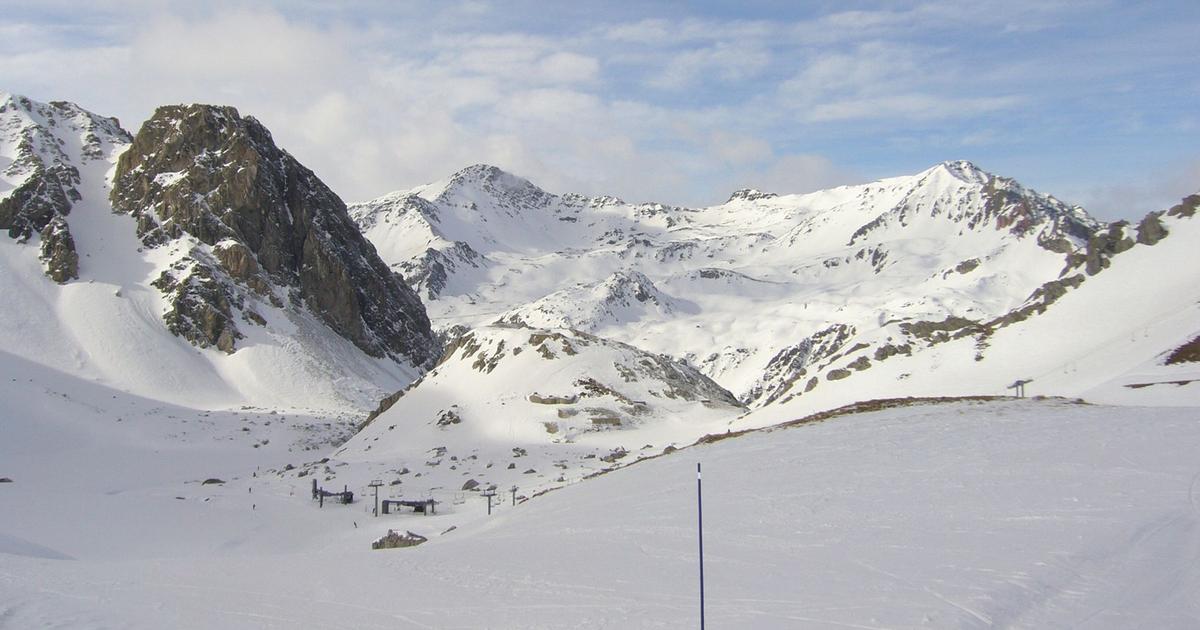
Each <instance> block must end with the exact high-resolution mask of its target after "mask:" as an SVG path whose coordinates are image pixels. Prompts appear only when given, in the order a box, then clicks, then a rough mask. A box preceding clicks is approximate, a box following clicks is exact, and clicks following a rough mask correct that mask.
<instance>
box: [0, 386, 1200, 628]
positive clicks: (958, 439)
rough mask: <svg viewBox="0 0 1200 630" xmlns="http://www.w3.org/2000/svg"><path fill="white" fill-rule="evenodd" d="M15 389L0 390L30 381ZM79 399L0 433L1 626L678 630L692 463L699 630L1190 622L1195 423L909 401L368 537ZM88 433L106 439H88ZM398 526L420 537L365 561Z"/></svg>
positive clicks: (385, 520)
mask: <svg viewBox="0 0 1200 630" xmlns="http://www.w3.org/2000/svg"><path fill="white" fill-rule="evenodd" d="M34 375H35V376H37V374H36V373H35V374H34ZM4 376H5V378H4V379H3V381H2V382H0V391H2V393H3V395H4V396H5V397H6V399H10V400H11V397H13V396H18V397H19V396H20V392H21V391H23V390H25V391H27V390H28V389H29V388H27V387H24V386H17V385H9V384H8V383H9V378H8V377H9V376H10V374H7V373H6V374H5V375H4ZM41 384H42V382H41V381H39V386H40V385H41ZM52 400H53V399H52ZM93 402H96V401H94V400H91V398H89V397H88V395H87V394H86V393H80V394H78V395H74V394H73V395H72V396H71V397H70V399H69V400H68V399H59V400H58V401H57V402H52V403H51V405H50V408H49V409H48V411H50V412H51V413H47V414H46V415H44V416H36V415H35V416H34V417H31V418H29V419H28V420H27V421H26V420H22V421H21V422H20V423H17V424H15V425H10V431H11V433H10V435H13V434H16V435H19V436H20V437H21V442H22V443H25V444H31V445H37V449H38V450H36V451H29V450H26V451H23V452H16V451H14V450H13V447H12V444H13V442H12V441H10V440H6V441H4V442H0V461H3V462H6V466H7V468H6V469H4V470H0V475H3V476H7V477H11V478H12V480H13V481H12V483H6V484H0V497H3V499H4V502H5V504H6V505H10V506H27V507H29V508H36V509H24V508H22V509H14V510H6V511H5V513H4V516H3V517H2V518H0V586H2V588H0V615H2V616H0V619H2V620H3V622H4V623H5V624H6V625H7V626H11V627H17V628H28V627H56V626H67V627H72V628H81V629H91V628H106V627H122V628H162V627H173V628H181V629H187V628H210V627H215V626H219V627H223V628H276V627H297V628H344V627H354V628H374V627H379V628H385V627H386V628H448V627H463V628H465V627H490V628H563V627H611V628H635V627H637V628H641V627H672V628H673V627H695V626H696V624H697V622H698V602H697V600H698V597H697V587H696V584H697V580H696V568H697V567H696V529H695V523H696V520H695V515H696V512H695V510H696V504H695V499H696V482H695V464H696V462H702V463H703V465H704V472H705V475H704V508H705V513H704V516H705V518H704V522H705V530H704V541H705V559H706V564H705V580H706V594H707V610H706V616H707V621H708V622H709V623H711V624H712V625H714V626H721V627H738V628H781V627H814V628H823V627H830V628H833V627H838V628H841V627H870V628H985V627H1037V628H1049V627H1087V628H1097V629H1118V628H1130V627H1154V628H1190V627H1195V626H1196V624H1197V623H1200V600H1198V599H1197V597H1196V593H1197V592H1200V572H1198V569H1197V567H1200V538H1198V535H1197V532H1198V531H1200V486H1198V485H1197V484H1198V479H1200V465H1198V464H1197V462H1196V458H1195V446H1196V444H1200V423H1197V422H1196V420H1195V412H1194V409H1188V410H1183V409H1179V410H1171V409H1145V408H1108V407H1096V406H1090V405H1079V404H1072V403H1068V402H1065V401H1044V402H1038V401H1024V402H1015V401H1008V402H958V403H950V404H944V405H938V406H915V407H902V408H896V409H887V410H882V411H876V412H872V413H865V414H859V415H851V416H844V417H837V418H833V419H829V420H825V421H823V422H819V423H815V424H806V425H801V426H797V427H794V428H789V429H781V430H775V431H770V432H762V433H753V434H750V435H746V436H742V437H733V438H730V439H726V440H721V441H717V442H715V443H711V444H706V445H702V446H697V447H693V448H687V449H683V450H680V451H678V452H676V453H672V454H670V455H666V456H664V457H660V458H656V459H653V460H649V461H645V462H642V463H640V464H638V465H635V466H631V467H628V468H624V469H621V470H618V471H616V472H613V473H609V474H606V475H602V476H600V477H597V478H595V479H591V480H589V481H587V482H585V483H581V484H577V485H574V486H571V487H568V488H565V489H562V490H559V491H556V492H552V493H549V494H547V495H545V496H542V497H538V498H536V499H534V500H531V501H528V502H525V503H520V504H519V505H517V506H515V507H514V506H512V505H511V504H510V502H509V501H508V497H507V496H504V499H505V501H503V502H501V503H500V505H498V506H496V507H495V508H494V511H495V513H494V514H493V515H492V516H491V517H488V516H486V514H485V504H484V502H483V499H480V498H472V499H471V500H469V501H468V502H466V503H463V504H461V505H454V504H446V505H444V506H443V507H444V508H445V510H444V511H441V510H439V514H438V515H436V516H421V515H417V514H412V513H411V512H405V513H402V514H391V515H387V516H381V517H379V518H372V517H371V516H370V515H369V513H367V512H366V511H364V508H365V509H366V510H369V509H370V507H371V500H370V499H369V498H368V499H367V500H366V501H365V502H362V503H358V504H355V505H353V506H340V505H331V504H326V506H325V507H324V508H318V507H317V506H316V504H315V503H313V502H311V501H309V499H308V497H307V494H306V488H304V487H303V486H302V485H301V486H300V487H294V486H295V485H296V484H295V483H294V482H293V481H292V480H277V478H275V477H274V476H270V475H267V476H264V475H263V474H261V473H260V474H259V475H258V476H257V477H254V476H251V475H250V474H249V471H253V468H252V467H251V466H252V462H251V461H249V460H247V459H246V458H245V456H244V453H250V452H254V454H255V455H259V453H258V452H257V451H256V450H255V449H251V448H249V446H248V445H245V444H241V443H238V442H229V443H228V446H227V448H226V450H225V451H224V452H222V450H221V447H222V444H223V443H221V442H211V443H196V444H188V443H180V442H178V441H177V440H175V439H173V438H172V437H170V436H166V435H161V434H158V433H153V432H145V429H146V428H147V426H148V425H147V423H146V422H145V421H144V420H138V422H139V423H140V424H139V425H138V426H137V427H136V429H137V430H133V429H135V427H125V426H122V425H123V424H124V423H120V424H118V423H115V422H114V418H111V417H105V416H104V414H95V413H91V412H89V410H88V407H87V406H86V405H87V403H93ZM130 402H131V401H128V400H125V399H122V400H121V404H128V403H130ZM80 403H84V404H82V405H81V404H80ZM68 409H70V410H74V411H76V413H74V414H65V413H59V412H62V411H66V410H68ZM131 410H136V411H137V412H139V415H140V412H143V411H148V409H144V408H142V407H139V406H137V405H136V404H135V405H131ZM133 419H134V418H129V417H127V418H126V421H129V420H133ZM183 420H189V421H195V420H196V419H194V418H190V417H187V418H179V419H176V420H174V422H175V423H176V426H177V427H183V426H185V425H182V424H178V423H180V422H182V421H183ZM252 420H253V421H254V422H257V424H256V425H254V426H255V430H258V429H259V428H261V426H262V418H261V417H258V416H255V417H253V418H252ZM92 423H97V424H104V425H113V428H114V430H111V431H108V430H105V431H103V432H101V431H96V432H89V431H84V432H78V431H79V430H80V429H82V428H83V427H85V426H87V425H88V424H92ZM186 426H191V424H190V423H189V424H188V425H186ZM67 428H70V429H72V430H73V431H76V432H77V433H75V437H74V438H73V440H72V441H71V442H69V443H65V444H64V443H61V440H60V439H59V437H58V436H60V435H61V431H62V430H63V429H67ZM100 444H103V446H104V447H105V450H106V452H107V455H106V456H104V457H105V459H104V460H98V459H97V457H100V456H101V455H100V453H101V451H100V450H98V449H97V448H96V447H97V446H98V445H100ZM273 445H274V441H273V442H272V446H273ZM38 453H49V454H54V453H61V456H56V457H51V458H45V459H43V458H39V457H38V456H37V454H38ZM286 456H287V454H286V453H285V452H283V451H282V450H278V451H275V452H273V453H268V454H266V455H264V456H263V457H262V460H263V461H264V462H266V461H270V462H281V461H287V460H286ZM533 457H534V455H533V454H531V455H530V456H529V457H528V458H526V461H528V460H529V459H532V458H533ZM109 460H111V461H109ZM546 463H549V462H543V461H538V462H536V463H535V464H533V465H538V466H540V465H543V464H546ZM85 471H86V472H85ZM139 471H140V472H142V473H143V474H140V475H139V474H137V473H138V472H139ZM150 471H153V473H154V474H146V473H149V472H150ZM204 476H213V477H217V476H219V477H222V478H223V479H224V480H225V481H226V483H225V484H212V485H201V484H200V483H198V481H199V480H201V478H202V477H204ZM234 476H237V477H239V478H238V479H234V478H233V477H234ZM406 483H407V482H406ZM401 487H403V486H401ZM339 488H340V486H339ZM355 490H359V491H361V490H362V488H357V487H356V488H355ZM384 490H385V493H387V494H390V493H392V492H395V491H396V490H395V488H384ZM293 493H294V494H293ZM387 494H385V495H384V496H386V495H387ZM81 519H82V520H86V521H87V522H88V523H89V526H88V527H79V526H77V525H75V524H74V522H75V521H78V520H81ZM131 523H132V524H136V525H135V526H130V525H129V524H131ZM455 524H457V528H455V529H452V530H451V529H450V528H451V526H452V525H455ZM389 528H391V529H397V530H400V531H404V530H412V531H414V532H416V533H419V534H423V535H425V536H427V537H429V538H430V541H429V542H427V543H425V544H423V545H421V546H419V547H416V548H412V549H399V550H386V551H371V550H369V544H368V543H369V542H370V541H371V540H373V539H374V538H375V537H377V536H379V535H381V534H383V533H384V532H386V530H388V529H389ZM447 530H449V531H447Z"/></svg>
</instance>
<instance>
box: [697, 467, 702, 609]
mask: <svg viewBox="0 0 1200 630" xmlns="http://www.w3.org/2000/svg"><path fill="white" fill-rule="evenodd" d="M696 533H697V534H698V535H699V539H700V630H704V493H703V491H702V490H701V487H700V463H699V462H696Z"/></svg>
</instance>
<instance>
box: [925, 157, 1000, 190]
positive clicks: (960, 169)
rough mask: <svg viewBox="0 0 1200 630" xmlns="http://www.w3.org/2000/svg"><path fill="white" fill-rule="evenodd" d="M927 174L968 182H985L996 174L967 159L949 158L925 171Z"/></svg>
mask: <svg viewBox="0 0 1200 630" xmlns="http://www.w3.org/2000/svg"><path fill="white" fill-rule="evenodd" d="M925 173H926V174H934V175H945V176H949V177H952V178H954V179H957V180H959V181H961V182H964V183H968V184H984V183H986V182H987V181H988V180H989V179H991V178H993V177H994V176H993V175H992V174H991V173H988V172H987V171H985V170H983V169H981V168H979V167H978V166H975V164H973V163H971V162H968V161H967V160H947V161H945V162H942V163H941V164H938V165H937V166H934V167H933V168H931V169H929V170H927V171H925Z"/></svg>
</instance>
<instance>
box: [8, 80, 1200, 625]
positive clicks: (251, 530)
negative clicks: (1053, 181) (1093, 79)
mask: <svg viewBox="0 0 1200 630" xmlns="http://www.w3.org/2000/svg"><path fill="white" fill-rule="evenodd" d="M0 157H3V158H4V159H3V161H0V165H3V167H4V170H3V173H2V177H0V227H2V228H5V229H7V231H8V237H0V296H3V298H2V299H0V400H3V401H4V405H3V410H2V411H0V505H2V506H3V508H2V511H0V628H3V627H13V628H28V627H72V628H76V627H79V628H107V627H137V628H151V627H155V628H157V627H180V628H189V627H195V628H203V627H214V626H220V627H331V628H332V627H352V628H361V627H435V628H441V627H462V628H475V627H500V628H534V627H546V628H551V627H693V626H694V625H695V623H696V612H697V611H696V608H697V606H696V604H697V602H696V601H695V600H696V588H695V587H696V585H695V575H694V574H695V568H696V566H695V565H696V557H695V552H694V543H695V534H696V531H695V526H694V523H693V518H694V515H695V493H694V491H695V486H694V467H695V465H696V463H697V462H703V464H704V466H705V470H706V473H707V476H706V484H707V485H706V495H705V506H706V508H707V509H708V510H709V512H707V513H706V529H705V536H706V541H708V542H707V544H708V545H709V547H708V551H709V554H710V555H709V556H708V562H709V564H708V565H707V567H706V570H707V571H708V577H709V580H710V589H711V590H710V598H709V619H710V620H711V621H712V622H713V623H714V624H716V625H720V626H725V627H764V628H766V627H771V628H775V627H860V628H898V627H903V628H915V627H931V628H945V627H963V628H971V627H1102V628H1125V627H1131V626H1142V627H1161V628H1166V627H1170V628H1175V627H1178V628H1188V627H1196V626H1197V625H1200V601H1198V599H1197V597H1196V595H1195V593H1197V592H1200V574H1198V573H1197V569H1196V566H1198V564H1197V561H1198V560H1200V533H1198V532H1200V528H1198V527H1200V511H1198V510H1200V507H1198V506H1200V498H1198V496H1200V489H1198V488H1197V479H1198V477H1197V475H1198V474H1200V465H1198V464H1197V463H1196V462H1197V461H1198V460H1197V457H1196V454H1197V453H1198V452H1200V422H1198V421H1197V415H1196V410H1197V408H1200V384H1198V383H1200V367H1197V366H1198V365H1200V350H1198V344H1200V342H1198V341H1197V339H1198V338H1200V268H1197V267H1196V266H1195V265H1194V258H1195V252H1196V251H1197V246H1198V245H1200V223H1197V222H1196V219H1194V214H1195V212H1196V210H1197V209H1200V195H1193V196H1191V197H1189V198H1187V199H1185V200H1183V202H1182V203H1180V204H1179V205H1178V206H1175V207H1173V208H1170V209H1165V208H1164V209H1163V211H1162V212H1156V213H1151V214H1150V215H1148V216H1147V217H1145V218H1144V219H1142V220H1141V221H1139V222H1137V223H1130V222H1116V223H1111V224H1104V223H1101V222H1099V221H1096V220H1095V219H1093V218H1091V217H1090V216H1089V215H1088V214H1087V213H1086V212H1085V211H1084V210H1083V209H1082V208H1078V207H1073V206H1068V205H1066V204H1063V203H1062V202H1060V201H1058V200H1057V199H1055V198H1053V197H1051V196H1048V195H1044V194H1041V193H1038V192H1035V191H1032V190H1029V189H1027V188H1025V187H1024V186H1022V185H1021V184H1019V183H1018V182H1015V181H1013V180H1011V179H1007V178H1004V177H1000V176H996V175H992V174H990V173H987V172H986V171H983V170H982V169H980V168H978V167H977V166H975V165H973V164H971V163H969V162H963V161H951V162H944V163H941V164H938V165H934V166H933V167H931V168H929V169H927V170H926V171H923V172H921V173H918V174H916V175H912V176H903V177H895V178H890V179H885V180H881V181H878V182H874V183H870V184H864V185H860V186H843V187H839V188H835V189H830V190H825V191H819V192H815V193H809V194H804V195H788V194H774V193H767V192H762V191H757V190H748V189H746V190H739V191H736V192H735V193H733V194H732V195H731V197H730V199H729V200H728V201H727V202H726V203H723V204H719V205H716V206H711V207H704V208H684V207H676V206H670V205H664V204H660V203H626V202H624V201H622V200H619V199H616V198H614V197H586V196H583V195H578V194H573V193H566V194H555V193H550V192H547V191H545V190H542V189H541V188H539V187H538V186H536V185H535V184H533V183H531V182H529V181H527V180H525V179H523V178H521V177H518V176H516V175H513V174H510V173H507V172H504V171H502V170H500V169H498V168H496V167H491V166H485V165H477V166H472V167H468V168H466V169H463V170H462V171H459V172H458V173H455V174H454V175H452V176H450V177H448V178H447V179H445V180H442V181H439V182H435V183H432V184H428V185H424V186H419V187H417V188H415V189H412V190H409V191H401V192H396V193H392V194H390V195H386V196H384V197H381V198H379V199H376V200H373V201H369V202H365V203H359V204H349V205H346V204H344V203H343V202H342V201H341V199H340V198H338V197H337V195H336V194H335V193H333V192H332V191H331V190H329V189H328V187H326V186H325V185H324V184H323V183H322V182H321V181H320V180H319V179H318V178H317V177H316V175H315V174H313V173H312V172H311V171H309V170H308V169H306V168H305V167H304V166H303V165H301V164H299V162H298V161H297V160H296V159H295V158H294V157H292V156H291V155H290V154H288V153H287V152H286V150H284V149H281V148H279V147H277V146H276V145H275V144H274V141H273V139H272V137H271V134H270V132H269V131H267V130H266V128H265V127H263V126H262V124H261V123H259V122H258V121H257V120H255V119H254V118H253V117H250V116H242V115H241V114H240V113H239V112H237V111H236V110H234V109H232V108H228V107H215V106H204V105H190V106H182V105H181V106H168V107H163V108H159V110H158V111H156V112H155V114H154V116H153V117H152V118H151V119H150V120H148V121H147V122H146V123H145V125H143V127H142V129H141V130H140V131H139V132H138V133H137V134H136V135H132V134H129V133H128V132H125V131H124V130H122V129H121V128H120V127H119V126H118V124H117V122H116V121H115V119H108V118H103V117H100V116H97V115H95V114H92V113H89V112H86V111H84V110H82V109H80V108H78V107H76V106H74V105H71V104H69V103H50V104H45V103H38V102H36V101H31V100H29V99H25V98H23V97H19V96H9V95H0ZM392 272H396V273H392ZM1015 381H1024V382H1025V384H1024V388H1025V391H1026V392H1028V394H1030V395H1031V396H1036V398H1037V399H1035V400H1017V399H1015V398H1011V397H1009V396H1010V395H1011V394H1013V393H1014V391H1013V390H1012V389H1011V388H1010V387H1009V386H1010V385H1011V384H1013V383H1014V382H1015ZM913 397H921V398H923V399H925V400H924V401H923V402H922V401H918V400H914V399H913ZM877 399H893V400H895V401H900V402H896V403H889V404H888V405H883V404H878V403H872V404H865V405H859V407H856V408H854V409H851V410H843V411H842V412H840V413H837V414H833V415H829V414H827V413H826V412H828V411H829V410H833V409H837V408H843V407H844V406H847V405H851V404H853V403H861V402H862V401H870V400H877ZM933 399H938V400H940V402H935V401H934V400H933ZM892 404H895V405H896V406H891V405H892ZM881 407H886V408H881ZM814 414H817V415H816V416H814ZM814 417H815V418H820V420H814V421H812V422H804V423H799V424H797V423H796V422H795V421H797V420H798V419H801V418H814ZM314 485H316V486H319V487H320V488H321V489H323V490H325V491H327V494H326V495H325V499H324V501H323V502H318V501H316V500H314V495H313V494H312V492H313V490H312V488H313V486H314ZM343 489H344V490H346V491H349V492H353V494H354V499H355V500H354V502H353V503H351V504H349V505H343V504H342V503H340V502H339V499H340V494H339V493H341V492H342V491H343ZM376 493H378V497H379V499H380V500H381V501H383V500H386V501H398V500H406V501H409V502H410V504H409V505H406V506H403V507H398V506H396V505H392V508H393V509H392V510H390V512H391V513H389V514H384V515H379V516H375V515H374V514H373V511H374V507H375V494H376ZM488 495H495V496H494V497H491V498H489V497H488ZM421 502H432V503H425V504H424V505H426V506H432V507H433V508H436V513H430V514H419V513H415V512H413V511H412V507H413V505H412V504H413V503H421ZM396 510H399V513H396ZM489 512H490V513H489ZM389 529H395V530H397V531H400V532H405V531H412V532H414V533H415V534H419V535H420V536H423V537H425V538H427V539H428V540H427V541H426V542H425V543H424V544H421V545H420V546H418V547H415V548H409V549H399V550H382V551H373V550H371V549H370V546H371V543H372V541H375V540H376V539H378V538H380V537H381V536H382V535H383V534H385V533H387V532H388V530H389Z"/></svg>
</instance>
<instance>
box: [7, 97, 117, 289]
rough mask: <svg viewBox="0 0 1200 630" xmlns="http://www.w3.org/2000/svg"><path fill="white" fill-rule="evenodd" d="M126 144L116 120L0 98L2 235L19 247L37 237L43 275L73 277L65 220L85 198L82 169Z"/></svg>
mask: <svg viewBox="0 0 1200 630" xmlns="http://www.w3.org/2000/svg"><path fill="white" fill-rule="evenodd" d="M129 140H130V137H129V134H128V133H127V132H126V131H125V130H124V129H121V126H120V123H119V122H117V119H115V118H105V117H102V116H97V115H95V114H92V113H91V112H88V111H86V110H84V109H82V108H80V107H79V106H78V105H75V104H73V103H67V102H63V101H55V102H51V103H40V102H37V101H34V100H31V99H29V98H26V97H24V96H18V95H13V94H7V93H0V155H3V156H5V157H7V158H8V159H7V160H4V162H3V163H0V165H2V167H3V170H2V171H0V177H2V180H0V229H4V230H7V231H8V235H9V236H10V237H11V238H14V239H16V240H18V241H20V242H25V241H27V240H29V239H30V238H31V237H32V236H33V235H34V234H39V235H41V237H42V238H41V248H42V259H43V260H44V261H46V264H47V269H46V274H47V275H48V276H50V277H51V278H52V279H54V280H55V281H57V282H66V281H68V280H71V279H73V278H75V277H77V276H78V256H77V255H76V254H75V250H74V240H73V239H72V237H71V233H70V229H69V226H68V223H67V220H66V216H67V215H68V214H70V212H71V208H72V207H73V206H74V205H75V203H76V202H78V201H79V200H80V199H81V198H82V196H81V193H80V185H81V181H82V180H81V174H80V168H81V167H83V166H85V165H87V164H89V163H90V162H92V161H95V160H105V159H108V158H109V156H110V155H111V154H112V153H113V152H114V151H115V150H117V149H118V148H119V147H122V146H124V145H125V144H127V143H128V142H129Z"/></svg>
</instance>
